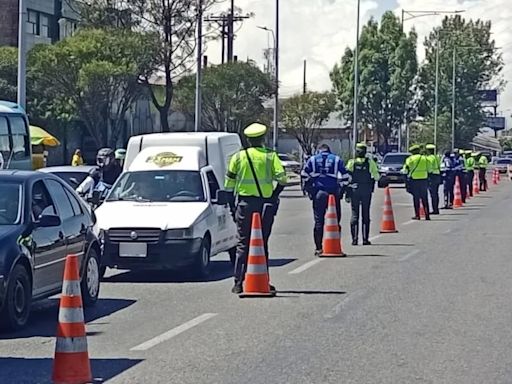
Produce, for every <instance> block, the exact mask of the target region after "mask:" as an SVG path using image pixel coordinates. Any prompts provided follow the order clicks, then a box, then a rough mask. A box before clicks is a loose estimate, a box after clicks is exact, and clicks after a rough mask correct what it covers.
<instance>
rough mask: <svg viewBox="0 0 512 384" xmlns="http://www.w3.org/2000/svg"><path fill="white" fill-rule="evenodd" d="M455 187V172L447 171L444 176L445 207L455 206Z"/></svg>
mask: <svg viewBox="0 0 512 384" xmlns="http://www.w3.org/2000/svg"><path fill="white" fill-rule="evenodd" d="M454 187H455V173H454V172H447V173H446V176H445V177H444V187H443V189H444V206H445V208H448V207H452V206H453V199H454Z"/></svg>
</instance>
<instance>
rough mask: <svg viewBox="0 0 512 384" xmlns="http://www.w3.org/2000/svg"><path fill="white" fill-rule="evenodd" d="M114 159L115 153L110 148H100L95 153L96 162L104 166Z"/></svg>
mask: <svg viewBox="0 0 512 384" xmlns="http://www.w3.org/2000/svg"><path fill="white" fill-rule="evenodd" d="M114 159H115V153H114V150H113V149H112V148H101V149H100V150H99V151H98V153H97V154H96V164H97V165H98V166H99V167H104V166H107V165H109V164H111V163H112V162H113V161H114Z"/></svg>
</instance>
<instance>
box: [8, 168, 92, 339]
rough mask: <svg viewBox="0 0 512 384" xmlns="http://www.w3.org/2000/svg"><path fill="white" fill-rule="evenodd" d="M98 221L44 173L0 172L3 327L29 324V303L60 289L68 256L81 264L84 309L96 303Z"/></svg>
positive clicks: (62, 185)
mask: <svg viewBox="0 0 512 384" xmlns="http://www.w3.org/2000/svg"><path fill="white" fill-rule="evenodd" d="M94 222H95V218H94V217H93V215H92V214H91V213H89V210H88V209H87V207H86V205H85V204H84V203H83V202H82V201H81V199H80V198H79V197H78V196H77V195H76V193H75V192H74V191H73V189H72V188H70V187H69V186H68V185H67V184H66V183H65V182H63V181H62V180H61V179H59V178H58V177H56V176H53V175H51V174H45V173H41V172H28V171H14V170H11V171H0V325H1V326H2V327H3V328H10V329H14V330H16V329H20V328H22V327H23V326H25V325H26V323H27V321H28V318H29V314H30V307H31V302H32V301H34V300H38V299H43V298H47V297H49V296H52V295H54V294H56V293H59V292H60V291H61V289H62V278H63V273H64V264H65V260H66V255H68V254H76V255H77V256H78V257H79V260H80V266H81V267H80V276H81V290H82V299H83V303H84V305H85V306H88V305H92V304H94V303H95V302H96V300H97V299H98V293H99V288H100V255H101V248H100V243H99V241H98V238H97V236H96V235H95V234H94V230H93V227H94V224H95V223H94Z"/></svg>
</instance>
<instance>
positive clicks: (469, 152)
mask: <svg viewBox="0 0 512 384" xmlns="http://www.w3.org/2000/svg"><path fill="white" fill-rule="evenodd" d="M465 153H466V155H471V154H472V153H473V151H471V149H467V150H466V152H465Z"/></svg>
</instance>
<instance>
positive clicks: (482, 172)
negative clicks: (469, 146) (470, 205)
mask: <svg viewBox="0 0 512 384" xmlns="http://www.w3.org/2000/svg"><path fill="white" fill-rule="evenodd" d="M478 155H479V158H478V169H479V179H480V191H482V192H485V191H487V177H486V173H487V166H488V165H489V160H487V157H485V155H482V154H481V153H479V154H478Z"/></svg>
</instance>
